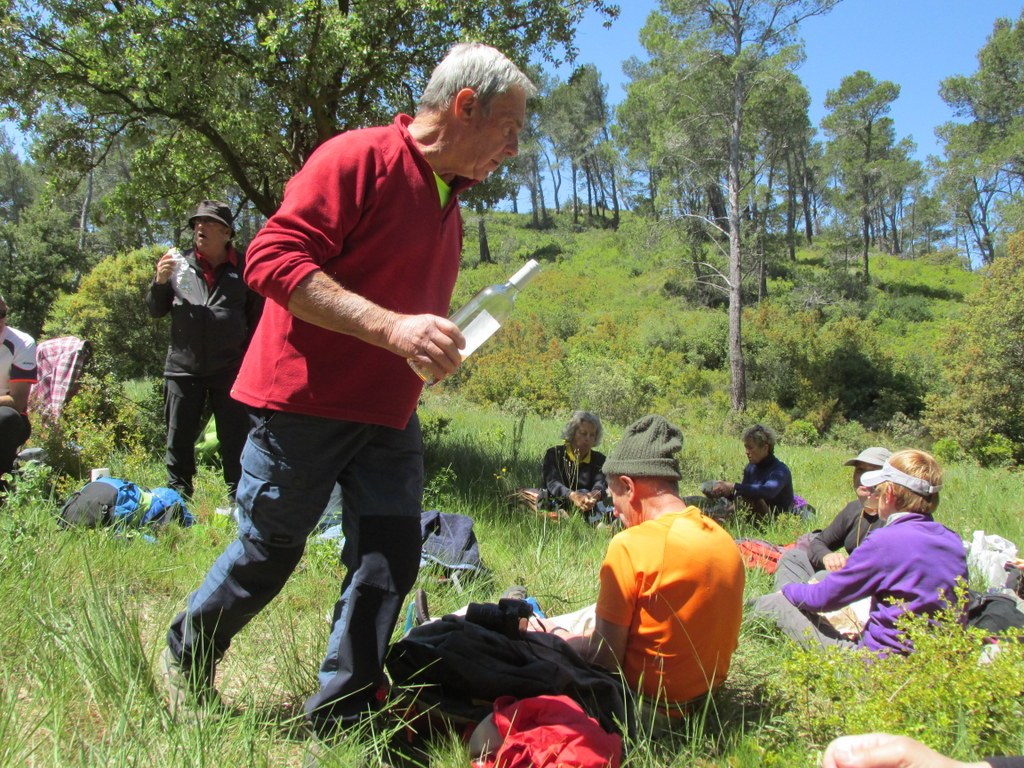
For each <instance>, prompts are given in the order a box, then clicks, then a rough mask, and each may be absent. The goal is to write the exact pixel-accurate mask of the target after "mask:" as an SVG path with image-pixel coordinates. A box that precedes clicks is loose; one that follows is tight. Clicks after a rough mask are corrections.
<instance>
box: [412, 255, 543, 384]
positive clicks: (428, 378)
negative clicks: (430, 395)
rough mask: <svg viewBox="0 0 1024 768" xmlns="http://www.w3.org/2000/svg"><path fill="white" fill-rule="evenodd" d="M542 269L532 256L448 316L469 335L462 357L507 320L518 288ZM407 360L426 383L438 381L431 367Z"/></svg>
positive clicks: (464, 333) (473, 350) (465, 356)
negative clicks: (502, 279)
mask: <svg viewBox="0 0 1024 768" xmlns="http://www.w3.org/2000/svg"><path fill="white" fill-rule="evenodd" d="M539 271H540V264H538V263H537V262H536V261H535V260H534V259H530V260H529V261H528V262H526V264H525V265H524V266H523V268H522V269H520V270H519V271H518V272H516V273H515V274H514V275H512V277H510V278H509V279H508V282H506V283H498V284H495V285H489V286H487V287H486V288H484V289H483V290H482V291H480V292H479V293H478V294H477V295H476V296H474V297H473V298H472V299H470V300H469V302H467V304H466V305H465V306H464V307H463V308H462V309H460V310H459V311H458V312H456V313H455V314H454V315H452V316H451V317H450V318H449V320H451V321H452V322H453V323H455V324H456V325H457V326H459V330H460V331H462V335H463V336H465V337H466V346H465V347H464V348H463V349H461V350H459V353H460V354H461V355H462V359H463V360H465V359H466V358H467V357H469V356H470V355H471V354H473V352H475V351H476V349H477V348H478V347H479V346H480V345H481V344H483V343H484V342H485V341H487V340H488V339H489V338H491V336H493V335H494V333H495V331H497V330H498V329H499V328H500V327H501V326H502V325H503V324H504V322H505V321H506V320H507V319H508V316H509V315H510V314H511V313H512V307H514V306H515V303H516V296H517V295H518V294H519V290H520V289H521V288H522V287H523V286H524V285H526V284H527V283H528V282H530V280H532V279H533V278H534V277H535V276H536V274H537V273H538V272H539ZM408 363H409V366H410V367H411V368H412V369H413V370H414V371H415V372H416V375H417V376H419V377H420V378H421V379H423V381H425V382H426V383H427V384H433V383H434V382H435V381H437V380H436V379H435V378H434V376H433V374H431V373H430V371H428V370H427V369H426V368H423V367H422V366H421V365H420V364H419V363H417V362H416V361H415V360H409V361H408Z"/></svg>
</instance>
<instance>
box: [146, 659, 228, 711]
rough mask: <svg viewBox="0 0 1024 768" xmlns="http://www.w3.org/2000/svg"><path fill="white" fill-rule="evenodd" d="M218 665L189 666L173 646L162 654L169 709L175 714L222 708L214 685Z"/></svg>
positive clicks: (162, 668) (162, 670)
mask: <svg viewBox="0 0 1024 768" xmlns="http://www.w3.org/2000/svg"><path fill="white" fill-rule="evenodd" d="M214 671H215V670H214V667H213V666H212V665H210V666H208V667H207V668H206V669H203V670H197V669H192V668H186V667H185V666H184V665H183V664H182V663H181V662H180V661H179V660H178V659H177V658H176V657H175V655H174V653H173V651H171V649H170V648H164V651H163V653H161V654H160V672H161V674H162V675H163V678H164V683H165V684H166V686H167V708H168V709H169V710H170V713H171V716H172V717H176V716H177V715H178V714H179V713H182V712H188V711H192V710H195V709H200V708H211V707H212V708H220V707H222V706H223V703H222V702H221V699H220V694H219V693H218V692H217V689H216V688H214V687H213V675H214Z"/></svg>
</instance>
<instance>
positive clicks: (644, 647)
mask: <svg viewBox="0 0 1024 768" xmlns="http://www.w3.org/2000/svg"><path fill="white" fill-rule="evenodd" d="M681 448H682V433H681V432H680V431H679V430H678V429H677V428H676V427H674V426H672V425H671V424H669V423H668V421H666V420H665V419H664V418H663V417H661V416H645V417H643V418H642V419H640V420H639V421H637V422H635V423H634V424H632V425H631V426H630V427H629V428H628V429H627V430H626V433H625V435H624V436H623V438H622V440H620V441H619V443H618V445H617V446H616V447H615V450H614V451H612V453H611V455H610V456H609V457H608V459H607V461H606V462H605V467H604V468H605V473H606V475H607V477H608V488H609V490H610V491H611V494H612V497H613V499H614V503H615V515H616V516H617V517H618V518H619V519H620V520H621V521H622V523H623V525H624V526H625V530H624V531H622V532H621V533H619V534H618V535H616V536H615V537H614V538H613V539H612V540H611V543H610V544H609V546H608V553H607V554H606V556H605V559H604V563H603V564H602V565H601V584H600V588H599V590H598V597H597V605H596V606H595V608H594V624H593V631H592V632H588V633H586V634H583V635H576V636H572V637H570V638H568V639H569V642H570V643H571V644H572V645H574V646H575V647H576V649H577V650H578V651H580V652H581V653H582V654H583V655H584V657H585V658H588V659H590V660H592V661H594V662H595V663H598V664H601V665H602V666H605V667H608V668H610V669H617V668H618V669H621V670H622V673H623V676H624V677H625V679H626V682H627V683H628V684H629V685H630V686H632V687H633V688H634V689H635V690H637V691H638V692H640V693H641V694H643V696H644V697H645V699H646V700H647V702H648V703H650V704H654V705H656V709H657V710H658V711H659V712H662V713H665V714H669V715H679V714H681V713H682V712H684V711H685V709H686V705H687V704H689V703H691V702H692V701H693V700H694V699H697V698H699V697H700V696H703V695H704V694H706V693H707V692H708V691H709V690H711V689H713V688H715V687H716V686H718V685H720V684H721V683H722V681H723V680H725V677H726V675H727V674H728V672H729V662H730V660H731V658H732V653H733V651H735V650H736V646H737V644H738V639H739V631H740V620H741V618H742V614H743V583H744V570H743V562H742V560H741V559H740V554H739V549H738V548H737V547H736V543H735V541H734V540H733V538H732V537H731V536H730V535H729V534H728V533H727V532H726V531H725V530H724V529H723V528H722V527H721V526H719V525H718V523H716V522H715V521H714V520H712V519H711V518H710V517H706V516H705V515H703V514H702V513H701V511H700V510H699V509H697V508H696V507H692V506H688V505H687V504H686V502H684V501H683V500H682V499H681V498H680V496H679V479H680V473H679V463H678V460H677V459H676V456H675V454H676V453H678V452H679V450H680V449H681ZM545 624H546V625H547V626H546V628H547V629H548V630H549V631H554V632H555V633H556V634H559V633H560V632H565V630H564V629H562V627H561V626H560V623H559V619H558V618H555V619H550V620H547V621H546V622H545Z"/></svg>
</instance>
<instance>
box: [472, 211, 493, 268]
mask: <svg viewBox="0 0 1024 768" xmlns="http://www.w3.org/2000/svg"><path fill="white" fill-rule="evenodd" d="M477 213H479V214H480V216H479V217H478V218H477V225H476V231H477V234H478V236H479V238H480V263H481V264H493V263H494V260H493V259H492V258H491V246H490V245H489V244H488V242H487V224H486V222H485V219H484V210H483V206H482V205H480V206H477Z"/></svg>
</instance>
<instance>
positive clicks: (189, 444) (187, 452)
mask: <svg viewBox="0 0 1024 768" xmlns="http://www.w3.org/2000/svg"><path fill="white" fill-rule="evenodd" d="M188 223H189V226H190V227H192V229H193V231H194V233H195V234H194V248H193V249H192V250H189V251H186V252H185V253H184V254H179V253H178V252H177V251H176V250H175V249H171V250H169V251H168V252H167V253H165V254H164V255H163V256H161V257H160V260H159V261H158V262H157V265H156V276H155V278H154V279H153V283H152V284H151V285H150V287H149V293H148V295H147V296H146V304H147V305H148V307H149V314H150V315H151V316H153V317H163V316H164V315H166V314H167V313H168V312H170V313H171V344H170V347H169V348H168V350H167V360H166V362H165V363H164V418H165V420H166V423H167V454H166V457H165V462H166V464H167V477H168V485H170V486H171V487H172V488H174V489H175V490H177V491H178V492H179V493H181V494H182V495H183V496H185V497H186V498H187V497H189V496H191V495H192V491H193V485H192V482H193V478H194V477H195V473H196V459H195V443H196V439H197V438H198V437H199V432H200V430H201V429H202V426H203V414H204V409H205V408H206V405H207V402H209V406H210V409H211V410H212V411H213V417H214V420H215V422H216V425H217V438H218V440H219V441H220V457H221V461H222V463H223V468H224V480H225V482H226V483H227V485H228V495H229V496H230V498H231V499H232V500H234V496H235V491H236V489H237V487H238V480H239V478H240V477H241V473H242V470H241V455H242V446H243V445H244V444H245V437H246V434H247V433H248V428H249V421H248V413H247V411H246V408H245V406H244V405H242V404H241V403H239V402H238V401H237V400H234V399H232V397H231V394H230V392H231V385H232V384H233V383H234V381H235V376H236V375H237V373H238V369H239V367H240V366H241V364H242V357H243V356H244V354H245V349H246V347H247V346H248V345H249V339H250V338H251V337H252V334H253V331H255V330H256V323H257V322H258V321H259V317H260V313H261V311H262V309H263V300H262V298H261V297H260V296H259V295H258V294H256V293H254V292H253V291H251V290H249V288H248V286H246V284H245V281H244V280H243V279H242V269H243V267H244V261H243V258H244V257H243V255H242V254H240V253H239V252H238V251H236V250H235V249H234V247H233V246H232V244H231V238H232V237H233V236H234V234H235V230H234V220H233V218H232V216H231V209H230V208H229V207H228V206H227V205H226V204H224V203H221V202H219V201H216V200H204V201H202V202H201V203H199V206H198V207H197V208H196V210H195V213H193V214H192V216H191V217H189V220H188ZM182 260H183V261H184V264H183V265H182V263H181V262H182ZM179 269H180V271H178V272H177V274H176V271H177V270H179Z"/></svg>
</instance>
